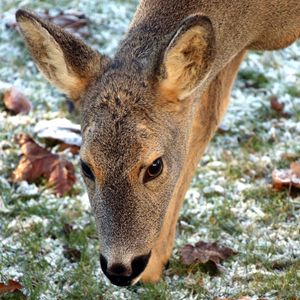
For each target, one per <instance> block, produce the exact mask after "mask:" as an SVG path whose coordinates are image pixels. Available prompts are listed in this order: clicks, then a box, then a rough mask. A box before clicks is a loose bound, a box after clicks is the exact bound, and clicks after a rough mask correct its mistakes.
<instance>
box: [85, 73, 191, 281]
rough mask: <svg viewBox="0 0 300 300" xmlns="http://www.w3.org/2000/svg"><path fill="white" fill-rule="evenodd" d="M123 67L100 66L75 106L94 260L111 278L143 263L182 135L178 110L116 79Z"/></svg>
mask: <svg viewBox="0 0 300 300" xmlns="http://www.w3.org/2000/svg"><path fill="white" fill-rule="evenodd" d="M126 73H127V72H125V71H124V70H122V69H117V70H113V71H111V70H110V69H109V68H108V70H107V72H106V73H104V74H103V76H102V77H101V78H100V79H99V81H98V82H96V83H95V85H94V86H91V87H90V90H89V91H88V92H87V94H86V95H85V98H84V99H83V101H82V107H81V113H82V134H83V144H82V147H81V151H80V156H81V168H82V173H83V177H84V179H85V183H86V186H87V189H88V194H89V199H90V202H91V206H92V210H93V212H94V215H95V220H96V224H97V228H98V234H99V238H100V245H101V266H102V269H103V271H104V273H105V274H106V275H107V276H108V278H109V279H110V280H111V281H112V282H113V283H115V284H119V285H122V284H124V285H125V284H130V282H131V281H132V280H133V279H134V278H135V277H137V276H139V275H140V273H141V272H142V271H143V270H144V268H145V267H146V264H147V261H148V259H149V257H150V255H151V249H152V246H153V243H154V242H155V240H156V238H157V237H158V235H159V233H160V230H161V226H162V222H163V220H164V216H165V213H166V209H167V207H168V204H169V201H170V199H171V198H172V193H173V190H174V187H175V185H176V182H177V179H178V176H179V173H180V168H181V166H182V163H183V160H184V154H185V146H184V145H185V143H184V142H183V141H184V140H185V139H186V136H187V134H186V127H184V126H180V125H181V124H180V121H178V118H177V117H178V113H177V112H170V111H168V108H167V107H163V106H160V105H158V106H157V105H155V103H156V102H157V98H156V96H155V95H154V93H153V92H151V90H152V87H151V86H150V85H149V86H147V84H142V83H140V82H139V83H131V82H129V83H128V82H124V79H123V78H128V76H126V75H128V73H127V74H126ZM135 74H136V73H135ZM136 75H137V74H136ZM140 75H141V76H142V74H140ZM91 112H92V113H91Z"/></svg>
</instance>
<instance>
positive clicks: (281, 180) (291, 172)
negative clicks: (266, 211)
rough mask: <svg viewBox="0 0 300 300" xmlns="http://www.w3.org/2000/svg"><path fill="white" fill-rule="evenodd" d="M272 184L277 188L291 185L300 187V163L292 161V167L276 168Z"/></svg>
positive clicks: (280, 188)
mask: <svg viewBox="0 0 300 300" xmlns="http://www.w3.org/2000/svg"><path fill="white" fill-rule="evenodd" d="M272 185H273V187H274V188H275V189H277V190H282V189H284V188H291V187H295V188H300V163H299V162H292V163H291V165H290V169H283V170H277V169H276V170H274V171H273V172H272Z"/></svg>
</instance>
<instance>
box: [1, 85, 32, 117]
mask: <svg viewBox="0 0 300 300" xmlns="http://www.w3.org/2000/svg"><path fill="white" fill-rule="evenodd" d="M3 102H4V105H5V107H6V108H7V109H8V110H9V111H11V112H13V113H15V114H19V113H23V114H28V113H29V111H30V109H31V103H30V101H29V100H28V99H27V98H26V97H25V96H24V95H23V94H22V93H21V92H20V91H18V90H17V89H15V88H11V89H9V90H7V91H6V92H5V93H4V97H3Z"/></svg>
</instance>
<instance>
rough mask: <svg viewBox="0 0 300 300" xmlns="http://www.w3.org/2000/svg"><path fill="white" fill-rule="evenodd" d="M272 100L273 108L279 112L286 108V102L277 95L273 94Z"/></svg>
mask: <svg viewBox="0 0 300 300" xmlns="http://www.w3.org/2000/svg"><path fill="white" fill-rule="evenodd" d="M270 100H271V108H272V109H273V110H275V111H276V112H277V113H279V114H281V113H282V112H283V110H284V103H281V102H279V100H278V98H277V97H276V96H272V97H271V98H270Z"/></svg>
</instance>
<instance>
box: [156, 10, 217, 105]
mask: <svg viewBox="0 0 300 300" xmlns="http://www.w3.org/2000/svg"><path fill="white" fill-rule="evenodd" d="M215 49H216V47H215V34H214V30H213V26H212V23H211V21H210V20H209V18H207V17H205V16H201V15H192V16H190V17H188V18H186V19H185V20H184V21H183V23H182V24H181V25H180V26H179V29H178V30H177V31H176V32H175V34H174V35H173V36H172V38H171V40H170V41H169V44H168V46H167V48H166V50H165V51H164V53H163V56H162V62H161V66H160V82H159V88H160V92H161V93H162V94H164V95H165V96H166V97H167V98H173V99H174V98H175V99H179V100H183V99H185V98H186V97H188V96H189V95H190V94H191V93H192V92H193V91H194V90H195V89H197V87H198V86H199V85H200V84H201V81H202V80H205V78H206V76H207V74H208V73H209V71H210V68H211V66H212V64H213V62H214V59H215Z"/></svg>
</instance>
